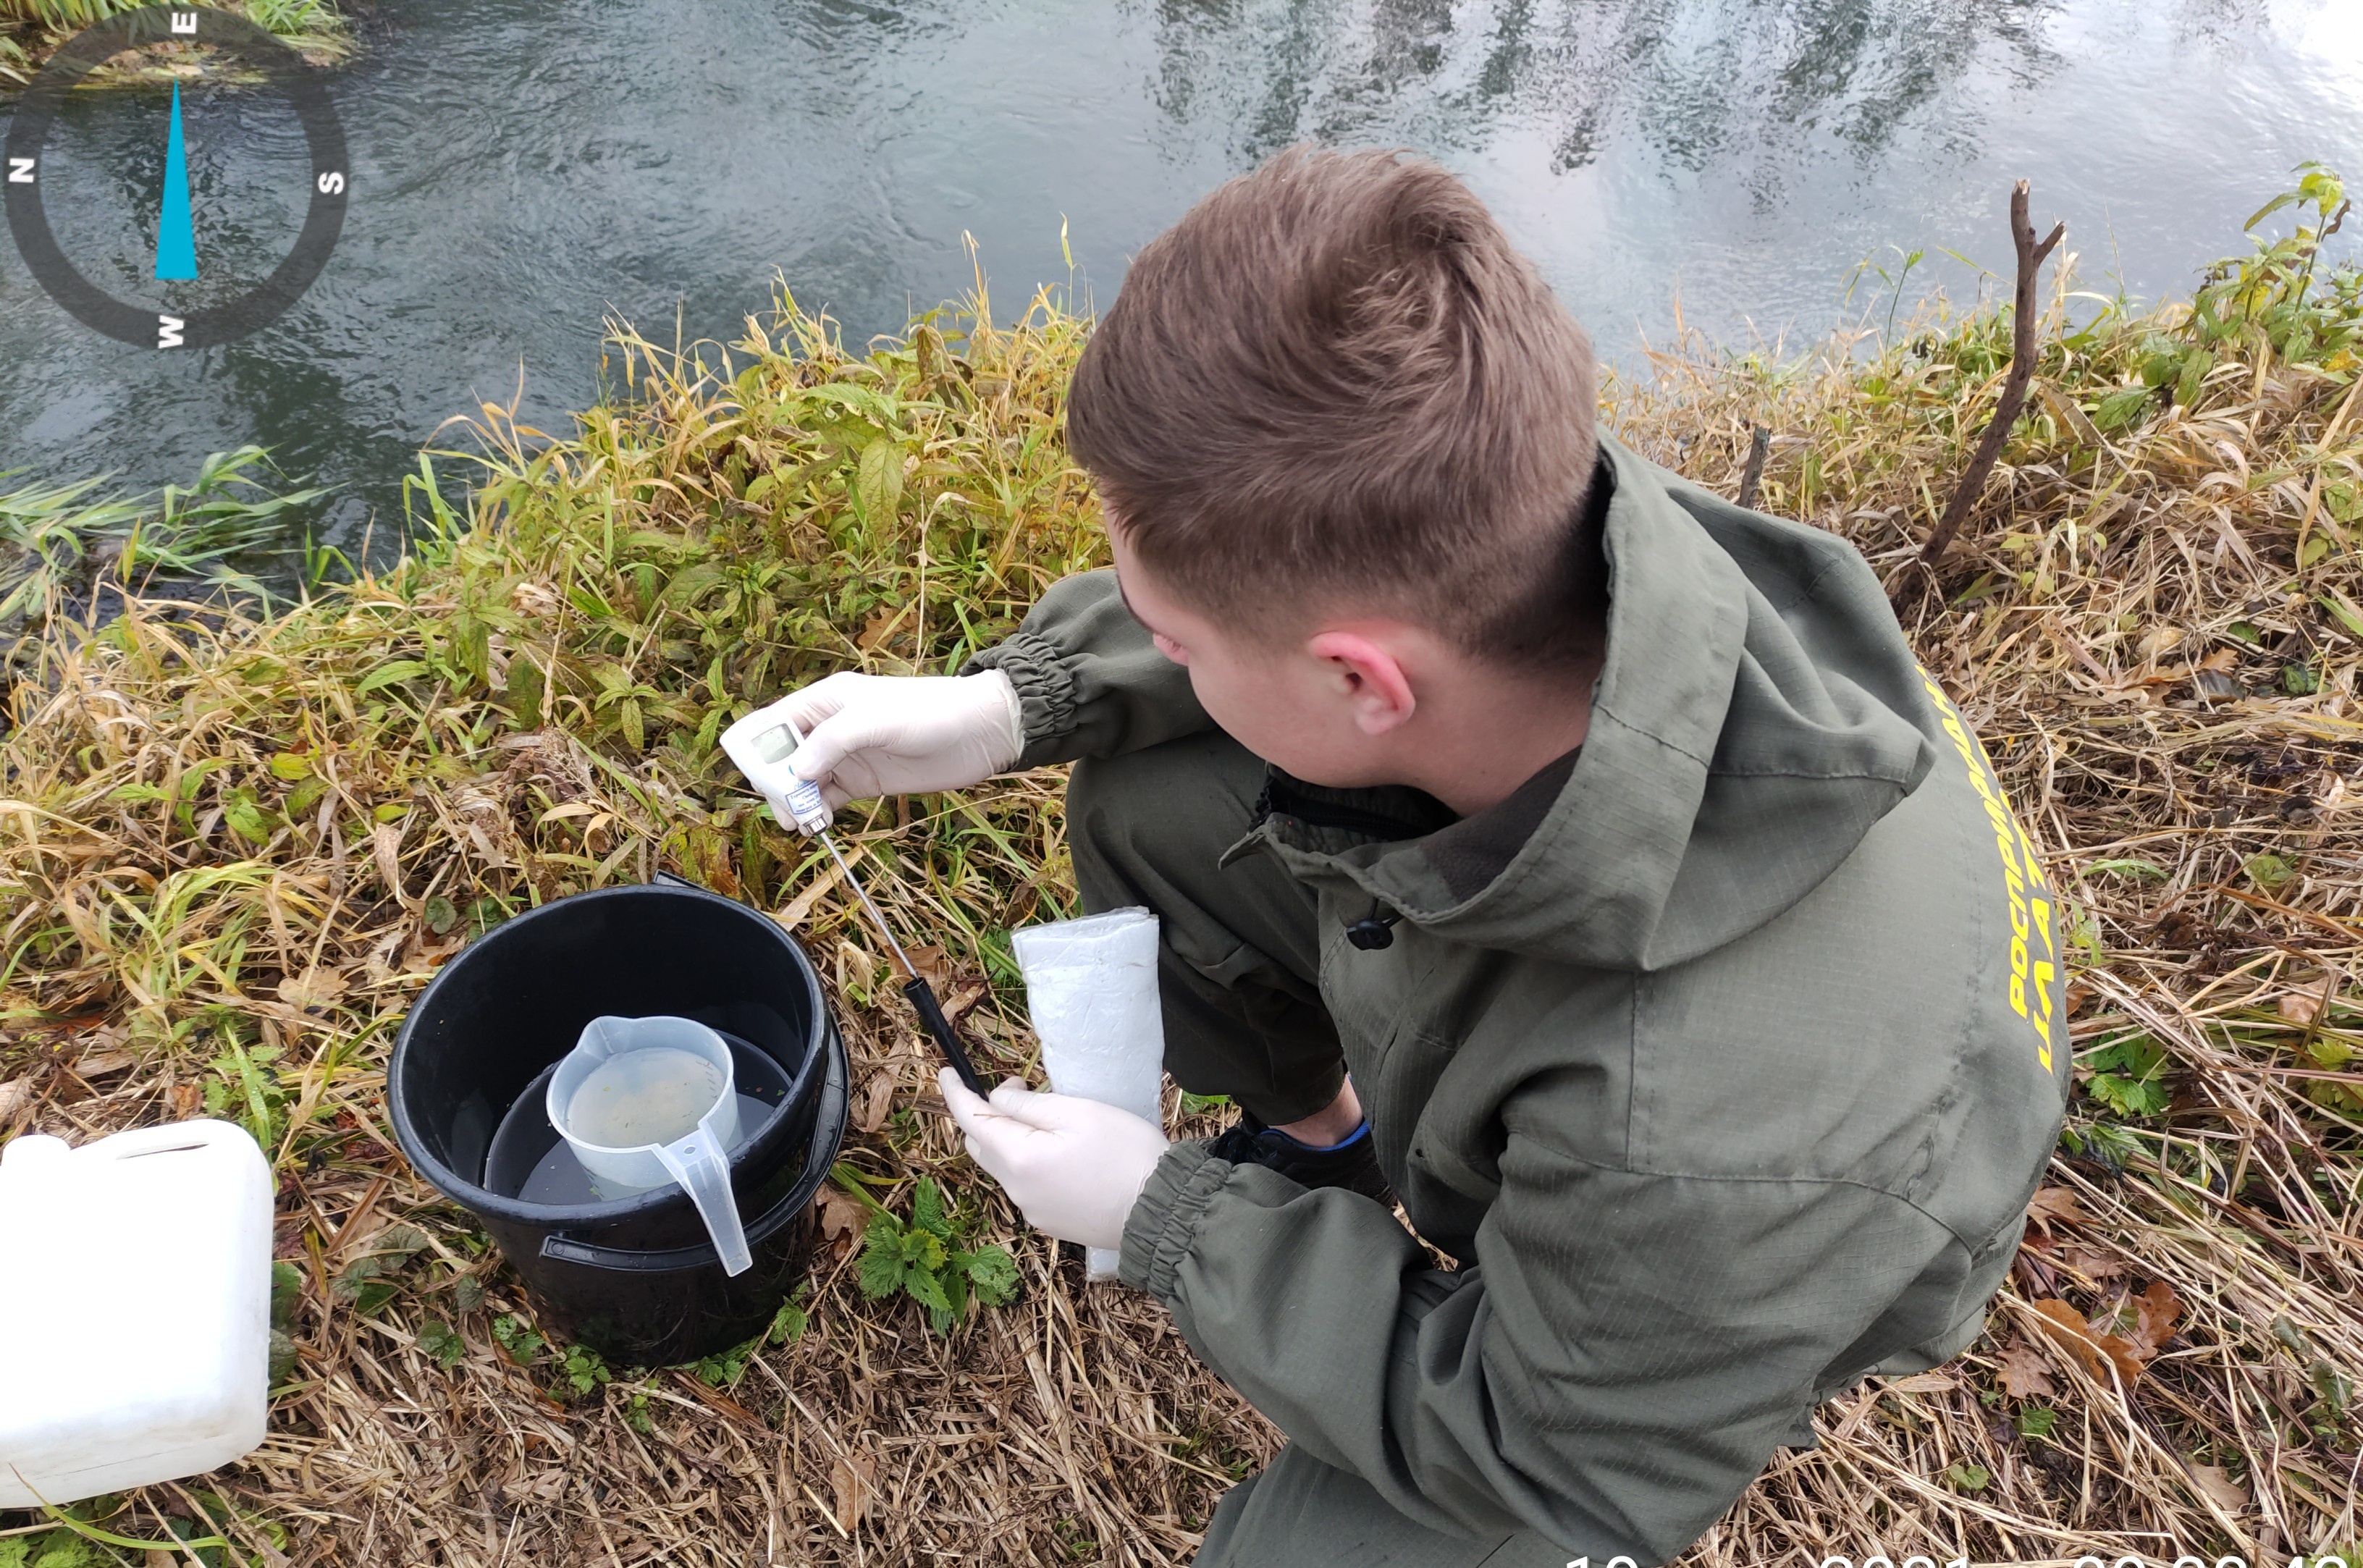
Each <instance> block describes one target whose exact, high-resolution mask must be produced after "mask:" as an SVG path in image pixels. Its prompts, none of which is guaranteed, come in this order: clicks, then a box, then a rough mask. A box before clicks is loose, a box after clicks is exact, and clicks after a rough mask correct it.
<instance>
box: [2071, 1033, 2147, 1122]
mask: <svg viewBox="0 0 2363 1568" xmlns="http://www.w3.org/2000/svg"><path fill="white" fill-rule="evenodd" d="M2079 1060H2080V1061H2081V1062H2082V1063H2083V1065H2085V1066H2087V1067H2089V1068H2091V1070H2092V1076H2091V1078H2090V1079H2088V1080H2086V1081H2085V1084H2084V1090H2085V1093H2087V1094H2089V1095H2091V1096H2092V1097H2093V1098H2094V1099H2096V1100H2098V1101H2100V1102H2101V1103H2102V1105H2104V1106H2108V1107H2109V1109H2111V1110H2112V1111H2114V1112H2115V1113H2116V1114H2117V1115H2119V1116H2121V1117H2125V1118H2140V1117H2151V1116H2156V1115H2158V1113H2159V1112H2160V1111H2162V1110H2164V1109H2166V1107H2167V1103H2168V1100H2169V1095H2168V1092H2167V1086H2166V1070H2167V1064H2168V1057H2167V1054H2166V1048H2165V1047H2164V1046H2162V1045H2160V1044H2158V1041H2156V1040H2152V1039H2150V1037H2149V1036H2147V1035H2146V1034H2139V1033H2136V1034H2127V1035H2119V1036H2118V1037H2117V1038H2116V1039H2114V1040H2111V1041H2109V1042H2108V1043H2107V1044H2105V1045H2102V1046H2101V1047H2100V1048H2099V1049H2097V1050H2094V1051H2086V1052H2085V1053H2084V1054H2083V1056H2082V1057H2080V1059H2079Z"/></svg>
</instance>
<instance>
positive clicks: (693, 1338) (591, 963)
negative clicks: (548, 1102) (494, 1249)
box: [386, 878, 849, 1367]
mask: <svg viewBox="0 0 2363 1568" xmlns="http://www.w3.org/2000/svg"><path fill="white" fill-rule="evenodd" d="M658 1013H669V1014H672V1015H674V1016H676V1017H679V1018H694V1019H696V1020H697V1021H698V1022H700V1023H702V1024H705V1025H707V1026H708V1027H710V1028H712V1029H716V1031H718V1032H719V1033H721V1034H723V1035H724V1036H726V1037H727V1038H728V1039H729V1040H730V1041H731V1046H732V1050H733V1052H734V1053H735V1054H737V1055H738V1061H739V1065H740V1074H739V1076H740V1078H741V1079H742V1081H743V1083H744V1084H745V1086H746V1087H747V1088H748V1090H749V1093H750V1094H751V1095H756V1096H757V1097H760V1098H761V1099H763V1100H764V1101H765V1102H766V1103H769V1104H771V1105H772V1106H773V1108H772V1109H771V1112H770V1114H769V1115H768V1117H766V1118H764V1119H763V1120H762V1122H761V1124H760V1127H759V1128H757V1129H756V1130H755V1131H754V1132H753V1133H752V1134H751V1135H750V1136H748V1137H747V1138H746V1140H745V1141H744V1142H742V1143H741V1144H740V1145H739V1147H738V1150H737V1151H735V1152H734V1153H733V1154H732V1155H731V1157H730V1168H731V1169H730V1173H731V1190H732V1192H733V1194H734V1195H736V1196H737V1198H738V1213H739V1215H740V1217H741V1219H742V1221H743V1223H744V1225H745V1227H746V1230H747V1243H748V1247H749V1251H751V1252H752V1253H753V1254H754V1259H755V1266H754V1267H753V1268H751V1269H749V1270H748V1271H747V1272H746V1273H741V1274H738V1275H736V1276H733V1275H728V1274H725V1273H723V1272H722V1261H721V1259H720V1258H718V1257H717V1256H716V1254H715V1251H714V1245H713V1243H712V1241H711V1240H708V1238H707V1236H706V1233H705V1226H704V1221H702V1220H701V1219H700V1218H698V1214H697V1208H696V1206H695V1205H694V1204H693V1203H692V1202H691V1201H690V1197H689V1195H688V1194H687V1193H685V1192H683V1191H682V1190H681V1189H680V1188H679V1187H670V1186H669V1187H662V1188H658V1189H656V1190H654V1191H650V1192H646V1193H642V1194H639V1195H637V1196H633V1197H627V1198H621V1199H616V1200H614V1201H610V1202H604V1203H603V1202H589V1203H579V1204H562V1205H561V1204H544V1203H535V1202H529V1201H527V1200H526V1199H524V1198H521V1197H519V1196H517V1195H516V1193H517V1191H518V1190H519V1187H520V1183H521V1180H522V1178H523V1177H524V1175H525V1173H527V1172H528V1171H530V1170H531V1169H532V1167H533V1164H534V1162H536V1161H537V1160H538V1158H539V1157H540V1156H541V1155H542V1154H543V1153H546V1152H547V1151H549V1149H550V1148H551V1147H552V1146H554V1145H555V1144H556V1142H557V1141H558V1133H557V1130H556V1129H554V1128H552V1127H551V1126H550V1125H549V1117H548V1116H547V1115H545V1114H544V1113H543V1111H542V1108H541V1091H542V1085H543V1084H546V1083H547V1081H548V1074H549V1070H550V1069H551V1068H552V1067H553V1066H554V1065H555V1064H556V1063H557V1062H558V1061H559V1059H560V1058H561V1057H563V1056H564V1055H565V1054H566V1053H567V1052H568V1051H571V1050H572V1049H573V1048H574V1043H575V1040H576V1039H577V1038H578V1037H579V1036H580V1035H581V1034H582V1028H583V1026H584V1025H585V1024H587V1023H589V1022H590V1021H591V1020H592V1019H593V1018H598V1017H600V1016H601V1015H603V1014H613V1015H615V1016H616V1017H619V1018H645V1017H648V1016H649V1015H651V1014H658ZM749 1053H760V1057H761V1058H765V1059H768V1060H765V1061H758V1060H752V1059H750V1056H749ZM765 1069H769V1071H766V1070H765ZM848 1073H849V1068H848V1065H847V1062H846V1056H845V1045H844V1042H843V1040H840V1039H839V1038H838V1031H837V1023H836V1020H835V1019H834V1018H831V1017H830V1016H829V1012H828V1008H827V1006H826V1002H825V1001H824V1000H823V998H822V995H821V989H820V977H819V976H818V975H816V974H815V973H813V967H812V962H811V961H810V960H809V959H807V958H806V957H805V956H804V949H803V948H802V947H801V946H800V945H799V944H798V943H797V942H796V940H795V939H794V938H793V937H791V936H790V935H788V933H787V932H785V931H783V930H782V929H780V928H779V927H778V925H776V924H775V923H773V922H772V921H771V919H770V918H769V917H766V916H764V915H761V914H760V913H758V912H756V911H755V910H752V909H749V908H748V907H747V906H745V905H743V904H739V903H737V902H735V901H733V900H731V899H727V898H724V897H721V896H719V895H716V894H713V893H709V892H706V891H705V890H704V889H703V888H699V887H694V886H693V885H691V884H687V883H684V882H680V881H678V880H677V879H672V878H667V879H665V880H663V881H660V882H657V883H651V884H648V885H646V886H634V887H610V888H603V889H601V890H599V891H598V892H595V893H582V894H577V895H574V896H573V897H571V898H561V899H559V900H558V901H556V902H555V903H551V904H546V905H544V906H541V907H540V908H538V909H536V910H533V911H531V912H530V913H528V914H525V915H520V916H518V917H516V918H515V919H513V920H510V921H509V922H507V923H506V924H505V925H503V926H500V927H498V928H496V929H494V930H493V931H491V932H490V933H488V934H487V935H485V936H483V938H481V939H479V940H476V941H475V942H473V943H471V944H470V945H469V946H468V947H467V948H466V949H465V950H464V951H461V952H460V955H459V956H458V957H456V958H454V959H452V960H451V961H450V962H449V963H447V964H445V965H444V966H443V969H442V972H441V973H438V974H437V975H436V977H435V980H434V983H433V984H430V985H428V986H427V991H426V994H425V995H421V996H420V997H419V998H418V1002H417V1004H416V1006H413V1007H412V1008H411V1010H410V1016H409V1017H408V1018H405V1019H404V1020H403V1025H402V1033H401V1035H400V1036H399V1037H398V1038H397V1039H396V1040H395V1042H394V1063H393V1066H392V1067H391V1068H390V1069H389V1070H388V1073H387V1077H386V1100H387V1104H388V1106H389V1108H390V1110H391V1112H392V1115H393V1119H394V1137H395V1138H396V1139H397V1140H400V1142H401V1144H402V1151H403V1152H404V1153H405V1155H407V1156H408V1157H409V1159H410V1162H411V1164H412V1165H413V1166H414V1167H416V1170H417V1171H418V1173H419V1174H420V1175H422V1176H424V1177H425V1178H426V1179H427V1181H428V1182H429V1183H431V1184H433V1185H434V1186H435V1188H436V1190H437V1191H438V1192H440V1193H442V1194H443V1195H445V1196H446V1197H449V1198H450V1199H451V1200H452V1201H453V1202H455V1203H458V1204H459V1205H460V1206H461V1207H464V1208H466V1209H467V1210H468V1211H469V1212H470V1213H471V1214H473V1215H475V1216H476V1217H477V1218H479V1219H481V1220H482V1221H483V1225H484V1229H485V1230H486V1231H488V1232H489V1233H490V1234H491V1236H492V1238H493V1240H494V1241H495V1242H496V1243H497V1244H498V1245H499V1247H500V1249H501V1252H502V1254H503V1255H504V1256H505V1257H506V1258H507V1259H508V1261H509V1263H510V1265H511V1266H512V1267H514V1268H515V1269H516V1272H517V1273H518V1275H519V1277H520V1278H522V1279H523V1280H524V1282H525V1286H526V1290H527V1294H528V1295H529V1296H531V1297H532V1298H533V1302H534V1305H535V1307H536V1309H537V1311H538V1314H539V1316H540V1317H541V1318H542V1319H543V1321H544V1323H545V1324H546V1326H547V1327H548V1329H549V1331H550V1332H551V1333H553V1334H554V1335H557V1336H560V1337H561V1338H563V1339H565V1340H571V1341H572V1342H575V1343H579V1344H582V1345H587V1346H589V1347H590V1348H591V1349H593V1350H595V1351H598V1352H599V1353H600V1354H601V1355H602V1356H604V1357H605V1358H606V1359H607V1360H608V1361H610V1362H614V1363H615V1364H616V1365H617V1366H619V1367H621V1366H666V1365H671V1363H673V1362H683V1361H691V1360H694V1359H695V1358H697V1357H699V1356H703V1355H709V1354H711V1353H713V1352H714V1351H718V1350H721V1349H723V1348H725V1347H727V1346H729V1345H733V1344H737V1343H738V1342H739V1341H741V1340H746V1339H749V1338H751V1337H752V1336H753V1335H754V1334H755V1333H756V1332H758V1331H759V1330H760V1329H762V1328H763V1327H764V1326H765V1325H767V1324H768V1323H770V1322H771V1318H772V1316H773V1314H774V1313H776V1312H777V1311H778V1310H779V1307H780V1303H781V1302H782V1300H784V1299H785V1298H786V1296H787V1294H788V1292H789V1291H790V1290H791V1289H792V1288H793V1286H794V1285H795V1284H796V1282H797V1280H798V1279H800V1278H801V1277H803V1274H804V1267H805V1264H806V1262H807V1261H808V1259H809V1257H810V1253H811V1250H812V1240H813V1238H812V1221H811V1207H812V1200H813V1195H815V1193H816V1192H818V1191H819V1188H820V1184H821V1183H822V1181H823V1180H825V1179H826V1176H827V1174H828V1168H829V1165H830V1163H831V1162H833V1161H835V1159H836V1158H837V1151H838V1145H839V1144H840V1143H841V1142H842V1141H843V1140H844V1137H845V1122H846V1080H847V1076H848ZM512 1111H514V1113H515V1114H514V1115H511V1112H512ZM496 1133H497V1134H498V1137H497V1138H496V1137H495V1134H496ZM496 1144H497V1146H498V1154H499V1157H498V1158H497V1159H495V1158H493V1156H494V1153H495V1145H496ZM504 1189H505V1190H504Z"/></svg>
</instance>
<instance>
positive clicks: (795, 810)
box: [722, 701, 986, 1095]
mask: <svg viewBox="0 0 2363 1568" xmlns="http://www.w3.org/2000/svg"><path fill="white" fill-rule="evenodd" d="M786 706H787V705H786V703H785V702H784V701H782V702H776V703H773V704H772V705H771V706H769V707H762V708H757V709H756V710H755V711H754V712H753V713H750V714H749V715H748V716H747V717H744V718H742V719H740V720H739V721H738V723H736V724H734V725H732V726H731V727H730V728H727V729H726V730H724V731H723V732H722V750H723V751H724V753H725V754H727V756H728V757H729V759H730V760H731V761H732V762H736V763H737V764H738V771H739V772H740V773H744V774H746V775H747V782H748V783H749V784H753V785H754V786H755V787H756V788H757V789H758V790H760V791H761V792H762V795H763V798H764V799H766V800H768V801H770V802H771V809H772V810H773V811H774V812H776V813H778V814H779V818H780V821H781V822H782V824H783V825H784V824H793V825H794V827H795V828H796V830H797V831H798V832H800V833H802V834H804V837H806V838H808V839H818V840H820V841H821V843H822V844H823V845H825V846H826V848H827V850H828V853H829V858H830V859H832V860H834V861H835V862H837V869H838V873H840V874H842V875H843V876H844V878H845V884H846V885H847V886H848V887H850V888H852V889H853V895H854V897H855V898H857V899H859V900H860V903H861V907H862V908H863V909H864V910H865V911H867V912H868V914H869V916H870V923H871V925H873V926H875V927H876V928H877V929H878V934H879V935H880V936H881V937H883V938H884V939H885V940H886V947H887V950H888V951H891V952H892V953H893V955H894V964H895V967H896V968H898V969H900V970H901V971H902V972H903V973H904V983H903V995H904V998H905V999H906V1000H908V1001H909V1002H910V1004H911V1007H912V1010H913V1011H915V1012H916V1013H917V1014H918V1015H919V1021H920V1022H921V1023H922V1024H924V1025H926V1029H927V1033H928V1034H930V1035H932V1036H933V1037H934V1038H935V1041H936V1049H937V1050H938V1051H942V1052H943V1053H944V1060H945V1061H947V1062H950V1063H951V1067H952V1071H953V1072H955V1073H959V1074H960V1082H961V1084H964V1085H966V1086H967V1088H968V1090H969V1092H970V1093H971V1094H974V1095H982V1094H984V1093H985V1092H986V1090H985V1085H984V1081H983V1080H982V1079H981V1078H979V1077H978V1076H977V1075H976V1067H975V1065H974V1064H973V1063H972V1062H970V1061H969V1059H968V1048H967V1047H966V1046H964V1045H962V1044H961V1043H960V1036H959V1035H957V1034H955V1033H953V1032H952V1025H951V1020H950V1019H949V1018H946V1017H944V1006H943V1003H942V1002H941V1001H939V1000H937V996H936V988H935V987H934V986H932V985H930V984H927V980H926V976H925V975H923V974H921V973H919V972H918V970H917V969H916V968H915V967H914V966H913V965H912V962H911V955H910V954H908V953H906V952H904V951H903V944H902V943H901V942H899V941H897V940H894V931H893V928H892V927H891V926H889V925H887V923H886V916H885V913H884V912H883V911H882V910H881V909H880V908H879V907H878V906H877V905H876V904H875V903H873V902H871V897H870V893H869V890H868V889H867V888H865V887H863V886H862V885H861V879H860V877H858V876H855V875H854V874H853V867H852V866H851V865H849V863H847V862H846V859H845V855H844V853H843V852H842V851H839V850H838V847H837V840H835V839H833V838H831V837H829V831H828V823H829V809H828V802H827V801H826V800H825V799H824V798H822V795H821V793H820V785H818V784H813V783H811V782H809V781H808V780H804V779H801V778H798V777H797V776H796V773H795V770H794V769H793V768H791V767H790V766H789V765H788V760H789V759H790V758H792V757H793V756H794V755H795V753H796V748H797V747H799V746H801V745H803V744H804V733H803V732H802V731H801V730H799V729H798V728H796V726H795V722H794V721H793V719H791V718H789V717H788V716H787V714H786V712H785V711H784V709H785V707H786Z"/></svg>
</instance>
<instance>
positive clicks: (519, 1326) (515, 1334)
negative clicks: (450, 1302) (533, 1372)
mask: <svg viewBox="0 0 2363 1568" xmlns="http://www.w3.org/2000/svg"><path fill="white" fill-rule="evenodd" d="M493 1342H494V1344H496V1345H498V1346H500V1348H501V1350H502V1351H504V1352H505V1353H506V1355H507V1356H508V1358H509V1360H511V1361H513V1362H516V1364H517V1365H519V1366H531V1365H532V1364H533V1358H534V1356H535V1355H536V1354H537V1353H538V1351H540V1350H541V1346H542V1338H541V1336H540V1335H539V1334H537V1333H535V1332H534V1331H533V1326H532V1325H531V1324H529V1323H527V1321H526V1320H525V1319H524V1318H520V1317H518V1316H517V1315H516V1313H514V1312H504V1313H502V1314H501V1315H500V1316H499V1317H497V1318H494V1319H493Z"/></svg>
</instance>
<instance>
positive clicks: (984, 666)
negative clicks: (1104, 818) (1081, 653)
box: [960, 631, 1075, 768]
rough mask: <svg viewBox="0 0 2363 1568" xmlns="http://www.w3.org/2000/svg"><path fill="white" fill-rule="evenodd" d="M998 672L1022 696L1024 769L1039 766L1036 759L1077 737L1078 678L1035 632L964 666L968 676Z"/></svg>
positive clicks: (999, 645) (1055, 649)
mask: <svg viewBox="0 0 2363 1568" xmlns="http://www.w3.org/2000/svg"><path fill="white" fill-rule="evenodd" d="M987 670H998V671H1000V672H1001V673H1003V674H1004V675H1006V676H1007V677H1008V678H1009V684H1010V685H1011V686H1012V687H1014V688H1015V690H1016V693H1017V717H1018V726H1019V730H1020V734H1021V739H1022V740H1023V742H1024V751H1021V752H1020V753H1019V756H1018V759H1017V765H1018V766H1019V767H1020V768H1025V767H1031V766H1034V765H1036V762H1037V756H1036V754H1037V752H1040V751H1047V750H1048V749H1050V747H1051V744H1052V743H1053V742H1055V741H1058V740H1062V739H1064V738H1065V737H1066V736H1068V735H1070V734H1072V733H1073V732H1074V728H1075V676H1074V672H1073V671H1071V670H1070V669H1069V668H1068V667H1067V661H1066V658H1065V656H1064V655H1062V654H1061V653H1060V652H1059V650H1058V647H1057V645H1056V644H1054V643H1052V642H1051V641H1050V640H1049V639H1048V638H1044V637H1037V636H1036V635H1035V634H1034V633H1032V632H1030V631H1016V632H1012V633H1011V634H1010V636H1009V639H1008V640H1007V641H1005V642H1000V643H996V644H994V645H993V647H991V648H988V649H986V650H984V651H982V652H981V653H978V654H975V655H973V656H972V657H971V658H970V660H969V661H968V662H966V663H965V664H962V665H961V666H960V673H961V674H963V675H977V674H982V673H984V672H985V671H987Z"/></svg>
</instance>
